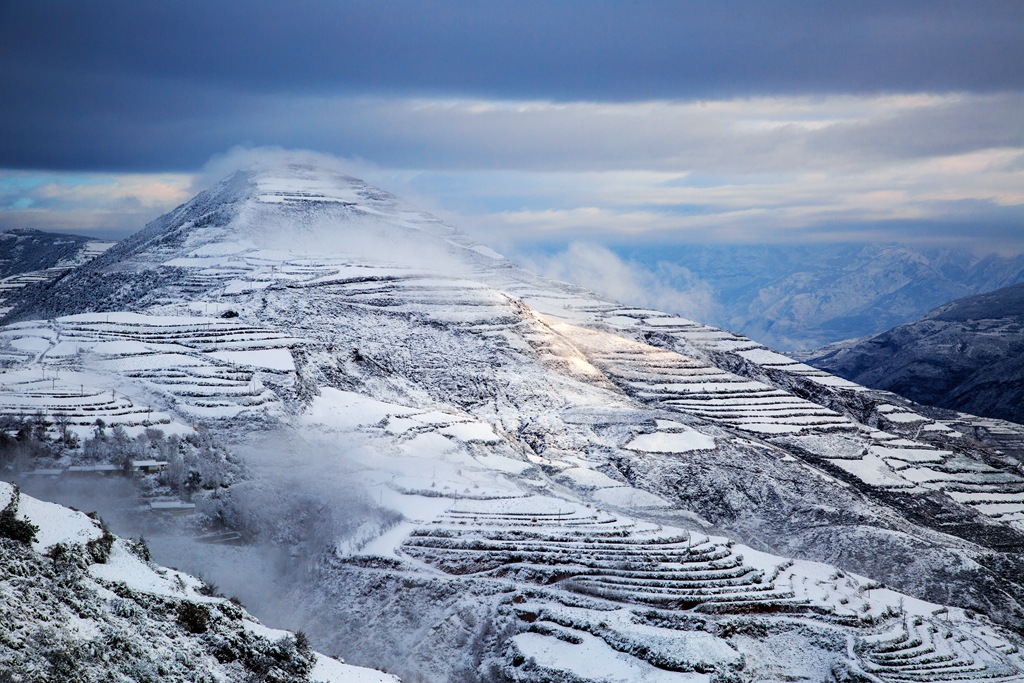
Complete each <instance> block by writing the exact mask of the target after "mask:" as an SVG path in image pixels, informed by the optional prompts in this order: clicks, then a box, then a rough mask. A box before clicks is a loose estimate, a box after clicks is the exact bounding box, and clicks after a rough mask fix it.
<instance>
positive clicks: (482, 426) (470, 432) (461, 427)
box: [438, 422, 501, 443]
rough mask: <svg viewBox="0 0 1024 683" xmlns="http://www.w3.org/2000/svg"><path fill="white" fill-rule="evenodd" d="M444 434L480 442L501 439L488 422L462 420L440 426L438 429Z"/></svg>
mask: <svg viewBox="0 0 1024 683" xmlns="http://www.w3.org/2000/svg"><path fill="white" fill-rule="evenodd" d="M438 432H440V433H441V434H444V435H445V436H450V437H453V438H455V439H458V440H459V441H467V442H469V441H479V442H482V443H499V442H500V441H501V439H499V438H498V435H497V434H495V433H494V430H493V429H492V428H491V426H490V425H489V424H486V423H483V422H463V423H459V424H453V425H449V426H447V427H442V428H441V429H439V430H438Z"/></svg>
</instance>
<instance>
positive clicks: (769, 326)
mask: <svg viewBox="0 0 1024 683" xmlns="http://www.w3.org/2000/svg"><path fill="white" fill-rule="evenodd" d="M619 253H620V255H622V256H624V257H625V258H627V259H630V260H633V261H637V262H640V263H643V264H644V265H645V266H647V267H648V268H651V269H653V270H655V271H656V273H657V275H658V277H659V278H660V279H665V280H666V281H668V282H669V283H672V282H673V279H675V280H678V283H677V284H678V286H679V287H680V288H681V289H685V288H687V287H689V286H692V277H693V276H695V277H696V278H699V279H700V280H703V281H704V282H706V283H707V284H708V285H709V286H710V290H711V292H712V294H713V297H714V299H715V302H716V303H717V306H716V307H715V308H714V309H712V310H710V311H700V312H699V313H700V315H699V317H700V318H701V319H702V320H704V321H705V322H707V323H709V324H713V325H716V326H719V327H724V328H726V329H729V330H732V331H734V332H738V333H740V334H743V335H745V336H747V337H750V338H751V339H754V340H756V341H759V342H761V343H762V344H766V345H768V346H770V347H772V348H776V349H780V350H784V351H785V350H801V349H814V348H818V347H821V346H824V345H826V344H830V343H832V342H837V341H842V340H844V339H852V338H855V337H864V336H867V335H871V334H878V333H879V332H883V331H885V330H887V329H889V328H891V327H895V326H896V325H902V324H903V323H906V322H910V321H912V320H914V319H916V318H918V317H919V316H921V315H923V314H924V313H926V312H927V311H930V310H931V309H933V308H935V307H936V306H939V305H941V304H943V303H945V302H947V301H951V300H952V299H956V298H959V297H963V296H969V295H971V294H980V293H982V292H988V291H992V290H995V289H999V288H1000V287H1006V286H1009V285H1012V284H1016V283H1018V282H1022V281H1024V256H1021V255H1018V256H999V255H996V254H990V255H987V256H983V257H979V256H976V255H974V254H972V253H970V252H969V251H966V250H963V249H927V248H916V247H912V246H908V245H897V244H881V245H876V244H868V245H864V244H853V245H843V244H839V245H807V246H800V245H750V246H736V245H704V246H697V245H694V246H686V247H674V248H664V247H658V248H657V249H655V248H647V249H630V250H620V251H619ZM659 263H669V264H672V266H675V267H679V266H681V267H682V268H685V269H686V271H689V272H684V273H683V274H680V273H679V270H678V268H673V267H668V268H660V267H659V266H658V264H659ZM675 312H677V313H681V314H683V315H687V316H690V317H694V316H695V315H696V314H695V313H694V312H691V311H686V310H678V311H675Z"/></svg>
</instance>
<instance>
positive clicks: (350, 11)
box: [0, 0, 1024, 170]
mask: <svg viewBox="0 0 1024 683" xmlns="http://www.w3.org/2000/svg"><path fill="white" fill-rule="evenodd" d="M0 65H2V68H0V99H2V101H3V102H4V107H3V108H2V111H0V124H2V126H3V129H4V131H5V135H4V136H3V138H2V140H0V167H4V166H6V167H16V168H63V169H70V168H75V169H109V170H129V169H132V170H167V169H175V170H192V169H195V168H197V167H198V166H200V165H201V164H202V162H203V160H205V159H206V158H208V157H209V156H210V155H212V154H214V153H216V152H218V151H221V150H224V149H227V148H229V147H231V146H233V145H236V144H241V143H250V144H281V145H285V146H289V147H311V148H316V149H327V150H331V151H335V152H342V153H345V154H360V155H364V156H370V157H371V158H375V159H378V160H381V159H383V158H384V157H388V156H391V157H394V156H398V155H400V154H403V153H404V154H408V153H409V152H410V148H409V147H406V148H403V149H402V150H400V149H399V148H398V146H397V144H391V145H388V144H387V143H386V142H385V141H381V140H379V139H378V140H376V141H374V142H360V138H359V136H358V133H359V132H361V131H360V128H361V127H365V126H364V125H363V124H364V122H363V121H361V119H360V117H361V116H363V115H365V114H366V113H369V112H370V110H368V109H367V108H365V107H359V106H356V107H354V108H353V107H351V102H352V100H353V98H358V97H374V98H383V99H385V100H386V99H395V98H399V99H401V98H409V97H422V98H434V99H437V98H441V97H445V98H448V97H460V98H469V99H483V100H546V101H555V102H572V101H588V102H627V101H643V100H661V99H667V100H679V99H682V100H697V99H699V98H708V99H723V98H724V99H729V98H736V97H747V96H763V95H786V96H792V95H815V94H835V93H881V92H924V91H931V92H951V91H961V92H984V93H991V92H1005V91H1020V90H1021V89H1022V88H1024V6H1022V5H1020V4H1019V3H1012V2H998V1H993V2H986V1H981V0H978V1H976V2H971V3H958V2H939V1H930V2H859V3H855V4H851V3H821V2H786V3H763V2H757V1H754V0H743V1H740V2H730V3H721V2H718V1H717V0H691V1H688V2H678V1H671V2H670V1H668V0H657V1H651V2H643V3H637V4H633V5H625V4H623V3H620V2H612V1H611V0H586V1H585V2H584V1H583V0H569V1H567V2H558V3H551V2H546V1H542V0H518V1H517V2H509V3H477V2H468V1H465V2H463V1H457V0H427V1H417V2H413V1H412V0H392V1H389V2H386V3H381V2H377V1H375V0H374V1H371V0H359V1H349V2H336V3H334V2H332V3H323V2H301V1H300V2H294V3H289V4H288V5H287V6H283V5H281V4H280V3H271V2H268V1H266V0H247V1H245V2H240V1H234V2H218V3H214V4H212V5H211V4H210V3H201V2H197V1H194V0H186V1H183V2H175V3H162V2H153V3H138V2H131V1H128V0H103V1H100V2H90V3H80V2H54V1H48V0H33V1H32V2H26V1H21V0H8V2H5V3H2V4H0ZM327 114H330V116H332V117H333V118H332V119H330V120H327V119H326V115H327ZM421 114H422V116H424V117H425V119H424V120H425V121H426V122H427V123H429V122H430V120H431V119H430V116H429V112H427V113H423V112H421ZM441 114H444V115H447V113H444V112H441V113H440V114H438V115H441ZM494 118H495V124H498V123H500V120H498V119H499V117H494ZM521 121H522V118H521V117H517V118H516V119H515V122H517V123H518V122H521ZM424 125H425V124H424ZM600 128H601V126H600V124H599V122H592V123H591V124H590V125H589V126H585V127H582V128H578V127H577V128H571V129H568V130H566V131H564V134H565V135H567V138H566V140H567V143H568V144H573V145H575V146H577V147H578V146H579V145H578V142H579V141H580V140H582V139H583V138H585V137H586V136H588V135H593V134H599V133H600V132H601V131H600ZM395 132H400V129H396V131H395ZM780 135H781V133H780ZM631 142H635V140H630V139H629V138H628V137H627V138H625V139H623V140H622V142H621V143H620V144H619V145H618V146H619V147H621V148H622V149H623V150H624V149H626V148H627V147H628V145H629V143H631ZM615 145H616V142H615V141H614V140H607V139H605V140H603V141H602V145H601V146H602V147H605V148H607V147H609V146H615ZM514 149H515V148H514V147H512V145H509V149H508V150H505V152H508V151H514ZM411 150H412V151H413V156H415V146H413V147H412V148H411ZM429 151H430V153H432V154H434V155H435V156H437V157H438V159H437V161H438V162H442V163H443V162H444V161H445V160H446V159H445V157H446V154H447V153H446V152H445V151H444V150H439V149H438V146H435V147H434V148H433V149H431V150H429ZM502 151H503V150H494V153H495V154H500V153H502ZM557 151H558V148H556V149H555V150H553V153H552V154H551V156H552V157H554V156H555V154H554V152H557ZM644 151H645V150H644V148H639V149H637V151H635V152H634V154H636V155H637V156H641V155H642V154H643V152H644ZM424 156H425V154H424Z"/></svg>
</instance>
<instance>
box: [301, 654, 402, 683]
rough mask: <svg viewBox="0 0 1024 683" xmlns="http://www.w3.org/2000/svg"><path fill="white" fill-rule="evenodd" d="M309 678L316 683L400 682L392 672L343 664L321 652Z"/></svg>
mask: <svg viewBox="0 0 1024 683" xmlns="http://www.w3.org/2000/svg"><path fill="white" fill-rule="evenodd" d="M309 680H311V681H315V682H316V683H399V681H398V678H397V677H396V676H392V675H391V674H386V673H384V672H382V671H375V670H373V669H366V668H363V667H358V666H350V665H348V664H343V663H341V662H339V661H338V660H336V659H331V658H330V657H327V656H325V655H322V654H320V653H319V652H318V653H317V658H316V664H315V665H314V666H313V671H312V672H311V673H310V674H309Z"/></svg>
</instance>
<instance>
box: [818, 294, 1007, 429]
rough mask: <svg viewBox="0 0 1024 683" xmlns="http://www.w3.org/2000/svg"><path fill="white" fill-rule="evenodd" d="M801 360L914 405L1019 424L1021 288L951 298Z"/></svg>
mask: <svg viewBox="0 0 1024 683" xmlns="http://www.w3.org/2000/svg"><path fill="white" fill-rule="evenodd" d="M807 359H808V362H809V363H811V364H812V365H815V366H816V367H819V368H822V369H823V370H827V371H829V372H834V373H835V374H837V375H840V376H841V377H846V378H847V379H851V380H853V381H855V382H858V383H860V384H863V385H865V386H869V387H877V388H879V389H886V390H888V391H893V392H896V393H898V394H901V395H903V396H906V397H908V398H910V399H913V400H915V401H918V402H920V403H924V404H927V405H935V406H941V407H943V408H950V409H953V410H960V411H963V412H966V413H972V414H975V415H987V416H989V417H996V418H1002V419H1004V420H1011V421H1014V422H1018V423H1021V422H1024V284H1019V285H1014V286H1012V287H1006V288H1004V289H1000V290H997V291H995V292H989V293H987V294H980V295H977V296H970V297H965V298H962V299H957V300H956V301H953V302H950V303H948V304H945V305H943V306H940V307H938V308H936V309H935V310H934V311H932V312H930V313H928V314H927V315H925V316H924V317H922V318H921V319H920V320H917V321H915V322H912V323H909V324H907V325H900V326H899V327H896V328H893V329H891V330H889V331H888V332H883V333H882V334H879V335H875V336H873V337H870V338H868V339H864V340H861V341H858V342H857V343H852V344H850V343H847V344H840V345H837V346H836V347H835V348H825V349H821V350H820V351H817V352H813V353H810V354H808V355H807Z"/></svg>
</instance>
